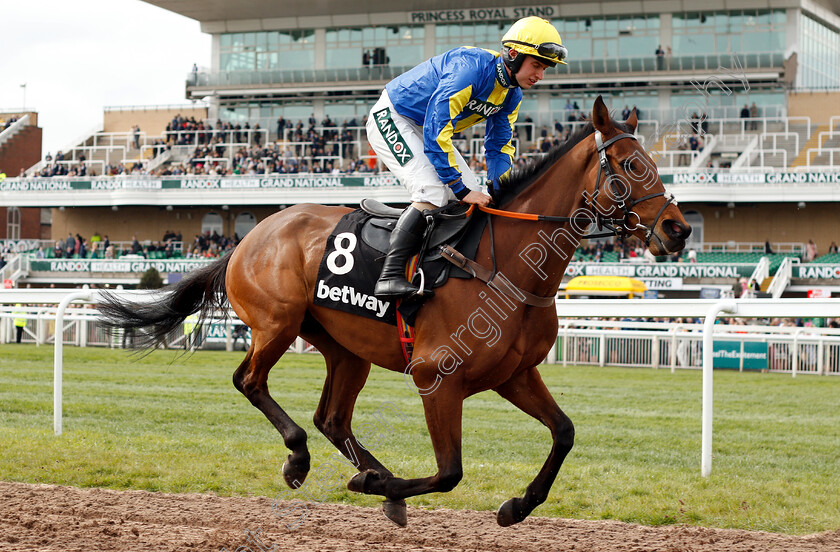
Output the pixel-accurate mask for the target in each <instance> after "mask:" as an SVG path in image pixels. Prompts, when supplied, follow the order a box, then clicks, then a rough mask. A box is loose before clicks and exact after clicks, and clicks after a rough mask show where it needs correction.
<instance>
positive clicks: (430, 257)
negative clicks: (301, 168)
mask: <svg viewBox="0 0 840 552" xmlns="http://www.w3.org/2000/svg"><path fill="white" fill-rule="evenodd" d="M368 205H369V203H368V202H366V206H368ZM374 209H376V210H377V211H379V212H382V213H383V215H384V214H385V212H384V211H382V210H381V209H378V207H377V206H374ZM386 209H387V208H386ZM466 210H467V206H464V205H461V204H458V203H452V204H450V205H447V206H445V207H442V208H440V209H437V210H435V211H431V212H429V213H431V215H432V216H434V217H435V219H434V223H433V225H432V231H431V235H428V236H427V238H425V242H426V243H427V247H426V251H424V253H423V256H422V260H421V264H420V269H421V270H422V273H423V280H424V289H427V290H428V289H434V288H438V287H440V286H442V285H443V284H444V283H446V280H447V279H448V278H450V277H454V278H471V277H472V275H471V274H469V273H467V272H465V271H463V270H461V269H459V268H457V267H455V266H454V265H453V264H452V263H450V262H449V261H447V260H446V259H444V258H442V257H441V256H440V246H441V245H443V244H450V245H452V246H453V247H456V248H457V249H458V250H459V251H461V253H463V254H464V255H465V256H467V257H468V258H470V259H474V258H475V252H476V250H477V249H478V242H479V241H480V239H481V234H482V232H483V230H484V225H485V224H486V222H487V218H486V216H485V214H484V213H483V212H480V211H474V212H473V214H472V215H470V216H469V217H465V216H464V213H465V212H466ZM399 213H400V211H394V212H391V213H388V214H387V215H386V216H375V215H372V214H370V213H369V212H366V211H364V210H362V209H356V210H355V211H352V212H350V213H348V214H346V215H344V216H343V217H342V218H341V220H340V221H339V222H338V224H337V225H336V227H335V228H334V229H333V231H332V233H331V234H330V237H329V239H328V240H327V246H326V249H325V251H324V256H323V257H322V258H321V265H320V267H319V268H318V282H317V284H316V287H315V301H314V302H315V304H316V305H320V306H324V307H328V308H333V309H337V310H341V311H344V312H350V313H353V314H357V315H359V316H364V317H366V318H371V319H373V320H380V321H382V322H386V323H388V324H392V325H396V323H397V322H396V308H395V301H392V300H382V299H379V298H376V297H375V296H374V295H373V288H374V285H375V284H376V280H377V279H379V274H380V272H381V271H382V262H383V260H384V259H385V254H386V253H387V251H388V243H389V241H390V236H391V231H392V230H393V228H394V226H395V224H396V221H397V219H396V218H395V215H397V216H398V215H399ZM414 283H415V284H418V285H419V283H420V279H419V275H415V279H414ZM423 300H424V298H423V297H416V298H413V299H412V300H410V301H403V302H402V303H401V305H400V314H402V316H403V318H404V319H405V320H406V322H408V323H409V324H412V325H413V323H414V318H415V317H416V315H417V312H418V311H419V309H420V306H421V305H422V302H423Z"/></svg>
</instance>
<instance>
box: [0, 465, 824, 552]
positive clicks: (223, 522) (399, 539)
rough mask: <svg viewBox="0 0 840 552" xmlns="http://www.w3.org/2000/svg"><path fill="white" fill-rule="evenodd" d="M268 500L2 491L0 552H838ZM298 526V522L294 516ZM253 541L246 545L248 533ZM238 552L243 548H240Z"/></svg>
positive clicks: (654, 530)
mask: <svg viewBox="0 0 840 552" xmlns="http://www.w3.org/2000/svg"><path fill="white" fill-rule="evenodd" d="M271 507H272V500H271V499H268V498H224V497H217V496H212V495H199V494H182V495H170V494H161V493H150V492H145V491H123V492H119V491H109V490H102V489H77V488H73V487H58V486H53V485H27V484H22V483H4V482H0V550H2V551H27V552H32V551H62V552H70V551H79V552H82V551H83V552H90V551H94V550H97V551H102V550H119V551H134V550H150V551H173V552H174V551H176V550H177V551H183V550H196V551H199V550H202V551H203V550H207V551H211V550H212V551H213V552H218V551H219V550H220V549H221V548H222V547H226V548H227V549H228V550H229V551H230V552H233V551H234V550H236V549H237V548H239V549H240V552H246V551H250V552H262V551H265V550H270V549H271V548H272V547H273V546H276V548H274V550H277V551H278V552H279V551H292V552H298V551H301V552H302V551H316V550H317V551H347V552H350V551H353V552H362V551H367V550H377V551H379V550H382V551H389V552H397V551H399V552H415V551H433V550H434V551H438V550H447V551H448V550H458V551H467V550H469V551H473V550H498V551H502V550H503V551H510V550H527V551H534V552H536V551H540V552H542V551H545V550H570V551H571V550H574V551H576V552H578V551H589V550H591V551H608V550H620V551H649V550H656V551H663V552H666V551H667V552H683V551H685V552H689V551H691V552H701V551H712V550H715V551H726V552H737V551H748V550H750V551H756V552H757V551H768V550H770V551H787V552H802V551H806V550H807V551H817V550H819V551H838V550H840V531H833V532H829V533H822V534H818V535H809V536H805V537H791V536H786V535H777V534H773V533H755V532H748V531H737V530H715V529H703V528H698V527H644V526H640V525H629V524H625V523H619V522H612V521H606V522H601V521H580V520H573V519H550V518H529V519H528V520H526V521H525V522H523V523H521V524H519V525H518V526H515V527H510V528H506V529H505V528H501V527H499V526H498V525H496V521H495V516H494V514H493V513H492V512H474V511H469V510H465V511H460V510H459V511H456V510H435V511H427V510H417V509H413V508H409V512H408V517H409V525H408V527H407V528H405V529H400V528H398V527H396V526H395V525H393V524H391V523H390V522H389V521H387V520H386V519H385V518H384V517H383V515H382V513H381V512H379V511H377V510H375V509H370V508H356V507H350V506H337V505H316V506H311V507H310V508H309V509H308V514H307V518H306V520H305V522H304V523H303V524H302V525H301V526H300V527H299V528H297V529H295V530H291V531H290V530H288V529H287V528H285V527H284V526H283V523H284V522H287V523H288V522H289V520H290V518H291V517H292V516H289V517H288V518H285V519H283V520H281V519H279V518H277V517H276V516H274V515H273V514H272V510H271ZM294 517H295V518H297V516H294ZM246 530H249V531H252V532H257V531H258V530H260V531H261V533H257V537H256V540H255V539H253V538H252V539H251V540H250V542H249V539H248V536H247V535H246V533H245V531H246ZM240 547H241V548H240Z"/></svg>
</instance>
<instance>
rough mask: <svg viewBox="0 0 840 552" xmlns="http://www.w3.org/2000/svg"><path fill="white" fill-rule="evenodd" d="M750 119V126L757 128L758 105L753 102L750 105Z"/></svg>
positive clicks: (753, 128)
mask: <svg viewBox="0 0 840 552" xmlns="http://www.w3.org/2000/svg"><path fill="white" fill-rule="evenodd" d="M750 119H751V120H750V128H751V129H752V130H758V106H756V105H755V102H753V103H752V105H751V106H750Z"/></svg>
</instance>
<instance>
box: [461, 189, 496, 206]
mask: <svg viewBox="0 0 840 552" xmlns="http://www.w3.org/2000/svg"><path fill="white" fill-rule="evenodd" d="M461 201H463V202H464V203H472V204H474V205H479V206H481V207H487V206H488V205H490V202H491V201H493V198H491V197H490V196H489V195H487V194H483V193H481V192H477V191H475V190H470V193H468V194H467V195H465V196H464V199H462V200H461Z"/></svg>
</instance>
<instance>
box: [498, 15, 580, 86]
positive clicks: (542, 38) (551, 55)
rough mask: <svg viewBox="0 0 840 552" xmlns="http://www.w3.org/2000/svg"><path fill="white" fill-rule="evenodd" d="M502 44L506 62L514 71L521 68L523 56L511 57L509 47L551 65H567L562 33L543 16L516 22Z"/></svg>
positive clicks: (566, 51)
mask: <svg viewBox="0 0 840 552" xmlns="http://www.w3.org/2000/svg"><path fill="white" fill-rule="evenodd" d="M502 46H504V48H503V52H502V54H503V55H504V58H505V63H506V64H507V65H508V66H509V67H510V68H511V71H513V73H516V72H517V71H518V70H519V67H520V66H521V65H522V60H523V58H522V57H521V56H516V58H513V59H510V55H509V54H508V48H509V49H511V50H516V51H517V52H518V53H520V54H527V55H529V56H533V57H535V58H537V59H538V60H540V61H541V62H543V63H545V64H547V65H548V66H550V67H554V66H555V65H556V64H558V63H560V64H563V65H566V62H565V61H563V60H564V59H565V58H566V55H567V54H568V50H566V47H565V46H563V41H562V39H561V38H560V33H558V32H557V29H555V28H554V25H552V24H551V23H549V22H548V21H546V20H545V19H543V18H542V17H536V16H531V17H524V18H522V19H520V20H519V21H517V22H516V23H514V24H513V25H512V26H511V28H510V29H509V30H508V32H506V33H505V36H503V37H502Z"/></svg>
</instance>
